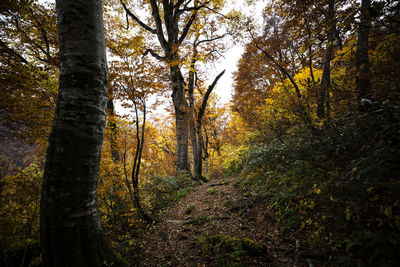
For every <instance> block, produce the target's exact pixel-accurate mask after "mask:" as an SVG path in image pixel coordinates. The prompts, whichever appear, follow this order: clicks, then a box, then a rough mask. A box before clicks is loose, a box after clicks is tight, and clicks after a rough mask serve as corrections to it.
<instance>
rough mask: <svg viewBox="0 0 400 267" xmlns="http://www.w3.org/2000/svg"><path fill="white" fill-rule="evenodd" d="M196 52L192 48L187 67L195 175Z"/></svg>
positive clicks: (196, 146)
mask: <svg viewBox="0 0 400 267" xmlns="http://www.w3.org/2000/svg"><path fill="white" fill-rule="evenodd" d="M196 58H197V52H196V49H194V54H193V57H192V60H191V62H190V69H189V82H188V83H189V84H188V99H189V112H190V113H189V114H188V115H189V131H190V143H191V145H192V155H193V176H195V177H196V173H197V172H196V170H197V169H198V168H199V167H198V165H199V161H198V159H197V156H196V155H198V154H199V146H198V140H197V132H196V128H197V127H196V123H197V120H196V119H195V118H196V117H197V112H196V110H195V106H194V105H195V101H194V83H195V64H196V61H197V60H196Z"/></svg>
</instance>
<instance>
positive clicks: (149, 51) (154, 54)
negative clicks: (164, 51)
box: [143, 48, 166, 61]
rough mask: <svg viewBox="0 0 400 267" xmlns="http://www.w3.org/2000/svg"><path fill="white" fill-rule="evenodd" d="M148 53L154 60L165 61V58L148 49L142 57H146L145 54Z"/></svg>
mask: <svg viewBox="0 0 400 267" xmlns="http://www.w3.org/2000/svg"><path fill="white" fill-rule="evenodd" d="M148 53H150V54H151V55H152V56H153V57H154V58H156V59H158V60H160V61H164V60H166V57H163V56H160V55H159V54H157V53H156V52H154V50H153V49H151V48H148V49H146V51H144V53H143V56H144V57H145V56H147V54H148Z"/></svg>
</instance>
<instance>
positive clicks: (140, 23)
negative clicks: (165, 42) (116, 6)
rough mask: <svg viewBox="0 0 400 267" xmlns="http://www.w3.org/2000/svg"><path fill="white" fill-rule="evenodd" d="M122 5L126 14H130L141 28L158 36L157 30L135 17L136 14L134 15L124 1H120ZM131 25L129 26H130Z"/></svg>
mask: <svg viewBox="0 0 400 267" xmlns="http://www.w3.org/2000/svg"><path fill="white" fill-rule="evenodd" d="M120 2H121V5H122V6H123V8H124V10H125V12H126V14H128V15H129V16H130V17H131V18H132V19H133V20H134V21H136V22H137V23H138V24H139V25H140V26H142V28H143V29H145V30H147V31H149V32H151V33H153V34H157V30H156V29H153V28H151V27H150V26H149V25H147V24H145V23H144V22H142V21H141V20H140V19H139V18H138V17H136V16H135V14H133V13H132V12H131V11H130V10H129V9H128V8H127V6H126V4H125V3H124V1H123V0H120ZM128 25H129V24H128Z"/></svg>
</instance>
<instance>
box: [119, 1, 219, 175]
mask: <svg viewBox="0 0 400 267" xmlns="http://www.w3.org/2000/svg"><path fill="white" fill-rule="evenodd" d="M149 2H150V7H151V24H146V23H144V22H143V21H142V20H141V19H140V18H139V17H138V16H136V15H135V14H133V13H132V12H131V10H129V9H128V7H127V6H126V4H125V2H124V1H122V0H121V4H122V5H123V7H124V10H125V11H126V14H127V16H129V17H130V18H131V19H133V20H134V21H135V22H136V23H137V24H138V25H140V26H141V27H142V28H143V30H145V31H147V32H148V33H150V34H151V35H153V36H154V37H156V38H157V40H158V42H159V46H160V48H161V49H156V48H154V49H153V48H149V49H147V50H146V51H145V52H144V54H145V55H147V54H149V53H150V54H151V55H152V56H153V57H155V58H156V59H158V60H160V61H163V62H165V63H166V64H167V68H168V71H169V78H170V83H171V87H172V95H171V97H172V101H173V104H174V110H175V121H176V170H177V172H178V171H186V172H190V158H189V116H190V114H188V111H189V107H188V103H187V101H186V94H185V80H184V78H183V75H182V71H181V65H182V58H181V57H182V55H181V53H182V47H183V43H184V41H185V40H186V39H188V38H189V36H190V33H191V29H192V25H193V23H194V21H195V20H196V18H197V16H198V11H199V10H201V9H208V10H214V11H215V9H214V8H213V6H212V5H211V2H212V1H206V2H200V1H197V0H196V1H185V0H178V1H170V0H165V1H162V2H161V3H159V1H156V0H150V1H149ZM215 2H216V4H215V8H216V9H218V8H219V6H220V3H218V2H219V1H215ZM158 51H160V52H162V53H163V55H160V54H159V53H158Z"/></svg>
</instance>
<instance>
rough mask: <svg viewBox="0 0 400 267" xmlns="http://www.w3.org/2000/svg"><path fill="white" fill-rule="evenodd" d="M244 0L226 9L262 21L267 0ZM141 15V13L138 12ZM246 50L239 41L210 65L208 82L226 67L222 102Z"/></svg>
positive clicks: (219, 87) (236, 0) (220, 88)
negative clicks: (247, 0)
mask: <svg viewBox="0 0 400 267" xmlns="http://www.w3.org/2000/svg"><path fill="white" fill-rule="evenodd" d="M39 2H42V3H44V2H47V3H48V2H53V1H50V0H39ZM245 2H246V1H244V0H228V3H229V4H227V8H226V11H227V12H228V11H229V10H232V9H235V10H240V11H241V12H242V13H244V15H247V16H250V15H251V16H252V17H253V18H255V19H256V20H257V21H258V22H259V23H261V20H262V19H261V13H262V10H263V7H264V6H265V2H266V0H255V1H252V2H253V6H248V5H247V4H246V3H245ZM136 15H138V16H139V17H140V14H136ZM243 51H244V47H243V44H242V43H238V44H236V45H234V46H233V47H231V48H230V49H229V50H228V51H227V52H226V53H225V54H224V58H222V59H221V60H219V61H218V62H216V63H215V64H213V66H212V67H209V68H208V69H209V73H208V77H209V79H208V84H211V83H212V81H213V80H214V78H215V77H216V76H217V75H218V74H219V73H220V72H221V71H222V70H224V69H225V74H224V75H223V76H222V77H221V79H220V80H219V81H218V84H217V86H216V87H215V89H214V91H213V92H214V93H215V94H217V95H218V97H219V98H220V104H222V105H223V104H225V103H228V102H229V101H230V100H231V98H232V92H233V82H234V80H233V73H234V72H235V71H236V70H237V63H238V61H239V59H240V57H241V55H242V53H243ZM116 110H117V112H118V113H119V114H120V115H124V114H128V113H130V111H129V110H124V108H123V107H122V106H121V105H120V103H116ZM161 112H163V111H161Z"/></svg>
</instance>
